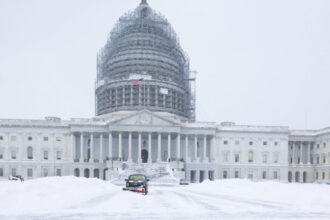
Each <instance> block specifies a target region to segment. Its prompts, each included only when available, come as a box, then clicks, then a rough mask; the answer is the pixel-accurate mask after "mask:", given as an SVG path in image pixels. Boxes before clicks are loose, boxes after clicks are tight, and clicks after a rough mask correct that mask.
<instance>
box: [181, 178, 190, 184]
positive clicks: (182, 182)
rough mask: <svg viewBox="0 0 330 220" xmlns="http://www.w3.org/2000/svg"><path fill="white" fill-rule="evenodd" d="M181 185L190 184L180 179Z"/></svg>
mask: <svg viewBox="0 0 330 220" xmlns="http://www.w3.org/2000/svg"><path fill="white" fill-rule="evenodd" d="M179 184H180V185H189V182H188V181H187V180H185V179H180V183H179Z"/></svg>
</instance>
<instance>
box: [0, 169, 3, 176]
mask: <svg viewBox="0 0 330 220" xmlns="http://www.w3.org/2000/svg"><path fill="white" fill-rule="evenodd" d="M0 176H3V168H0Z"/></svg>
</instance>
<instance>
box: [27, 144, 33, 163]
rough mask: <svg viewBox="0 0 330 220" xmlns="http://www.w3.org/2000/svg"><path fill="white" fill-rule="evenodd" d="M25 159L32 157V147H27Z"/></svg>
mask: <svg viewBox="0 0 330 220" xmlns="http://www.w3.org/2000/svg"><path fill="white" fill-rule="evenodd" d="M27 159H30V160H31V159H33V150H32V147H28V149H27Z"/></svg>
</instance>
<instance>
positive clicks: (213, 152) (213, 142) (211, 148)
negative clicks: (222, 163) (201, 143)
mask: <svg viewBox="0 0 330 220" xmlns="http://www.w3.org/2000/svg"><path fill="white" fill-rule="evenodd" d="M214 155H215V136H212V138H211V147H210V162H213V161H214Z"/></svg>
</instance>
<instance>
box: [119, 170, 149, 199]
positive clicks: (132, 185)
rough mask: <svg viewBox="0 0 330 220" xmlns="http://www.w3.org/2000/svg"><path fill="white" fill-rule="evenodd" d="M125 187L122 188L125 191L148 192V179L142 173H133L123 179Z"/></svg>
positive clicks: (145, 193)
mask: <svg viewBox="0 0 330 220" xmlns="http://www.w3.org/2000/svg"><path fill="white" fill-rule="evenodd" d="M125 181H126V187H125V188H123V190H125V191H131V192H138V193H143V194H144V195H147V194H148V185H149V184H148V182H149V179H148V178H147V176H145V175H143V174H133V175H130V176H129V177H128V179H125Z"/></svg>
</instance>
